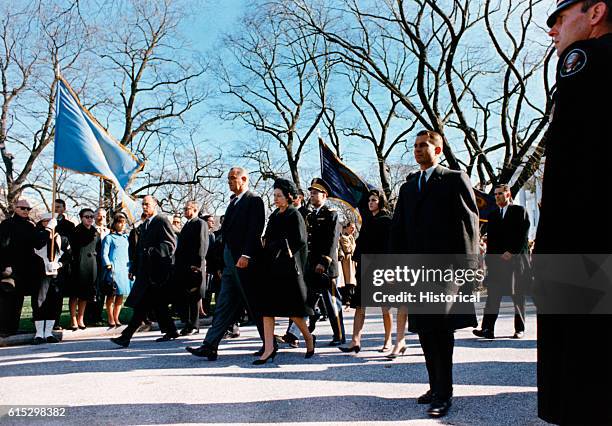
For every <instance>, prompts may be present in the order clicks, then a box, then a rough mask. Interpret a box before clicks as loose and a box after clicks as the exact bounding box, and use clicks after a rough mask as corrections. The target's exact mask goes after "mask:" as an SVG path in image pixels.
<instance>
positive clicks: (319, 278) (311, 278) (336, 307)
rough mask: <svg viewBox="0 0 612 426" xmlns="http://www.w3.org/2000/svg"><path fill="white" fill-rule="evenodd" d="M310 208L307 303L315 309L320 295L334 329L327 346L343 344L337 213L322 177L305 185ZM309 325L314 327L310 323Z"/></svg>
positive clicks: (307, 219) (307, 221) (307, 224)
mask: <svg viewBox="0 0 612 426" xmlns="http://www.w3.org/2000/svg"><path fill="white" fill-rule="evenodd" d="M308 190H309V191H310V204H311V205H312V210H311V211H310V213H308V215H307V216H306V230H307V232H308V261H307V263H306V272H305V278H306V282H307V283H308V287H309V290H310V291H311V293H312V294H311V296H310V297H309V298H310V302H311V306H312V307H313V308H314V306H315V305H316V302H317V300H318V299H319V297H322V298H323V303H324V304H325V310H326V311H327V317H328V318H329V322H330V324H331V327H332V330H333V331H334V338H333V340H332V341H331V342H330V344H329V345H330V346H339V345H342V344H344V343H345V341H346V338H345V334H344V320H343V318H342V298H341V297H340V293H339V292H338V288H337V286H336V277H338V239H339V237H340V224H339V223H338V213H336V211H334V210H332V209H330V208H329V207H327V206H326V205H325V202H326V201H327V197H328V195H329V193H330V188H329V185H328V184H327V182H325V181H324V180H323V179H321V178H314V179H313V180H312V182H311V183H310V187H309V188H308ZM310 328H314V324H313V323H312V318H311V324H310Z"/></svg>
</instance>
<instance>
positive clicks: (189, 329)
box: [174, 201, 208, 336]
mask: <svg viewBox="0 0 612 426" xmlns="http://www.w3.org/2000/svg"><path fill="white" fill-rule="evenodd" d="M198 211H199V208H198V204H197V203H196V202H195V201H188V202H187V203H186V204H185V208H184V215H185V219H187V222H186V223H185V225H183V228H182V229H181V232H180V234H179V235H178V238H177V242H176V253H175V254H174V281H175V285H174V288H175V290H176V291H177V292H178V293H179V294H180V296H179V299H182V300H183V304H184V306H186V317H187V318H186V319H187V321H186V322H185V327H184V328H183V330H181V333H180V334H181V336H188V335H190V334H197V333H198V332H199V330H200V326H199V320H200V310H199V307H198V304H199V302H200V300H201V299H202V293H201V287H202V285H203V284H204V285H205V284H206V282H205V281H204V280H205V279H206V253H207V251H208V225H207V223H206V222H205V221H204V220H203V219H201V218H199V217H198Z"/></svg>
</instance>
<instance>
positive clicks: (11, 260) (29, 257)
mask: <svg viewBox="0 0 612 426" xmlns="http://www.w3.org/2000/svg"><path fill="white" fill-rule="evenodd" d="M13 210H14V213H13V215H12V216H11V217H9V218H8V219H5V220H4V221H3V222H2V223H1V224H0V278H2V281H3V283H4V284H3V285H2V287H1V288H0V336H10V335H12V334H15V333H17V330H18V328H19V319H20V317H21V309H22V307H23V299H24V297H25V296H27V295H31V294H32V291H33V288H34V283H33V277H32V265H33V262H34V233H35V231H34V223H33V222H32V221H31V220H30V211H31V210H32V207H31V206H30V203H29V202H28V201H27V200H23V199H22V200H18V201H17V202H16V203H15V205H14V207H13Z"/></svg>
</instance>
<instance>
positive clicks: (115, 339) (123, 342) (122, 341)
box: [110, 335, 130, 348]
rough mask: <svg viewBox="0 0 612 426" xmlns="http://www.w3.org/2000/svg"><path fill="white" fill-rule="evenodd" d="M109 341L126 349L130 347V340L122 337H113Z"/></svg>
mask: <svg viewBox="0 0 612 426" xmlns="http://www.w3.org/2000/svg"><path fill="white" fill-rule="evenodd" d="M110 341H111V342H113V343H114V344H116V345H119V346H121V347H124V348H127V347H128V346H130V339H128V338H127V337H125V336H123V335H121V336H119V337H113V338H112V339H110Z"/></svg>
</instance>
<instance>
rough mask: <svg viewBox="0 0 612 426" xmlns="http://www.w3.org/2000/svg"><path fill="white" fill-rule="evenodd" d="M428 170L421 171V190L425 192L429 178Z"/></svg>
mask: <svg viewBox="0 0 612 426" xmlns="http://www.w3.org/2000/svg"><path fill="white" fill-rule="evenodd" d="M425 176H426V172H425V170H423V171H422V172H421V177H420V178H419V192H423V191H424V190H425V185H426V184H427V179H426V178H425Z"/></svg>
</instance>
